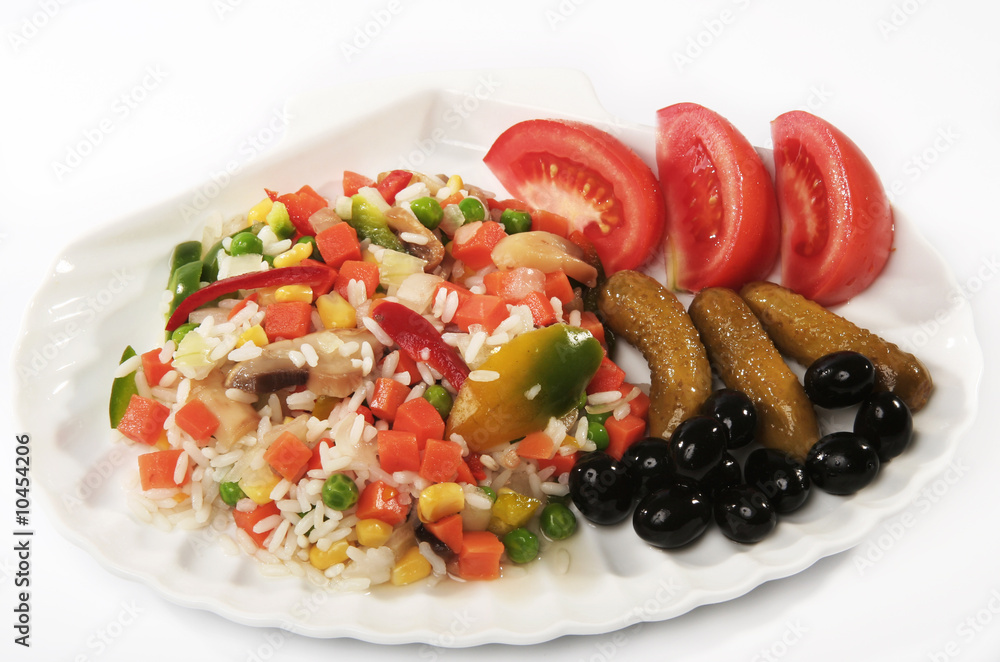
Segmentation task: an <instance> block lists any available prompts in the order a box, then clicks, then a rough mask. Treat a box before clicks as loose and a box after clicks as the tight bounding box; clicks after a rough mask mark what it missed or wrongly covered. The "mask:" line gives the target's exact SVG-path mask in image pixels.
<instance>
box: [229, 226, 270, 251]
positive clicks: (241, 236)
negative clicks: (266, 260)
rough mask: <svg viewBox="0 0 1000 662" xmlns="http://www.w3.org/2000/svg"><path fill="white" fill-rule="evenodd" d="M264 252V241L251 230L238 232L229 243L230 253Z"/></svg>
mask: <svg viewBox="0 0 1000 662" xmlns="http://www.w3.org/2000/svg"><path fill="white" fill-rule="evenodd" d="M263 252H264V242H263V241H261V240H260V237H258V236H257V235H255V234H254V233H253V232H239V233H237V234H236V235H234V236H233V239H232V241H230V243H229V254H230V255H250V254H251V253H253V254H256V255H261V254H262V253H263Z"/></svg>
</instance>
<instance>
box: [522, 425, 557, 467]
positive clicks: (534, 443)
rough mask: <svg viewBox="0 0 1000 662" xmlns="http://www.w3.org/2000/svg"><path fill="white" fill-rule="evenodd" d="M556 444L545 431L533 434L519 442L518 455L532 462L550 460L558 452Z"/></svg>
mask: <svg viewBox="0 0 1000 662" xmlns="http://www.w3.org/2000/svg"><path fill="white" fill-rule="evenodd" d="M556 448H557V446H556V442H555V441H553V439H552V437H550V436H549V435H547V434H546V433H545V432H544V431H543V430H539V431H538V432H531V433H529V434H527V435H525V437H524V439H522V440H521V441H519V442H517V454H518V455H519V456H520V457H525V458H529V459H532V460H548V459H550V458H551V457H552V456H553V455H555V452H556Z"/></svg>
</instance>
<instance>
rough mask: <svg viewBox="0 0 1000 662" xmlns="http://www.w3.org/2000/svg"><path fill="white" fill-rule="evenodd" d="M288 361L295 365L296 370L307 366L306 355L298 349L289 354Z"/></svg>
mask: <svg viewBox="0 0 1000 662" xmlns="http://www.w3.org/2000/svg"><path fill="white" fill-rule="evenodd" d="M288 360H289V361H291V362H292V363H294V364H295V367H296V368H301V367H302V366H304V365H305V364H306V357H305V355H304V354H303V353H302V352H300V351H298V350H296V349H293V350H292V351H290V352H288Z"/></svg>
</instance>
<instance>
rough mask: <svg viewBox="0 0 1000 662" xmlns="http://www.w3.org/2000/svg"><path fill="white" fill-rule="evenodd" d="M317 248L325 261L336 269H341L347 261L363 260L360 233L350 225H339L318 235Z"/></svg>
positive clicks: (332, 226)
mask: <svg viewBox="0 0 1000 662" xmlns="http://www.w3.org/2000/svg"><path fill="white" fill-rule="evenodd" d="M316 247H317V248H318V249H319V254H320V255H322V256H323V261H324V262H326V263H327V265H328V266H330V267H332V268H334V269H340V266H341V265H342V264H344V262H346V261H347V260H354V261H358V260H360V259H361V243H360V242H359V241H358V233H357V232H356V231H355V230H354V228H352V227H351V225H350V224H349V223H337V224H336V225H331V226H330V227H328V228H327V229H325V230H323V231H321V232H320V233H319V234H317V235H316Z"/></svg>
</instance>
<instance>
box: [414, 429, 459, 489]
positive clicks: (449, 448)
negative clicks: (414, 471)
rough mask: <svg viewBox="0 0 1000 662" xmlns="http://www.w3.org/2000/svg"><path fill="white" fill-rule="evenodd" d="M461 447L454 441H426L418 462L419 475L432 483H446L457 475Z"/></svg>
mask: <svg viewBox="0 0 1000 662" xmlns="http://www.w3.org/2000/svg"><path fill="white" fill-rule="evenodd" d="M461 463H462V447H461V446H459V445H458V444H457V443H455V442H454V441H445V440H444V439H428V440H427V445H426V446H425V447H424V455H423V457H422V458H421V460H420V471H419V473H420V475H421V476H423V477H424V478H426V479H427V480H429V481H431V482H432V483H447V482H449V481H452V480H454V479H455V477H456V476H457V475H458V465H459V464H461Z"/></svg>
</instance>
